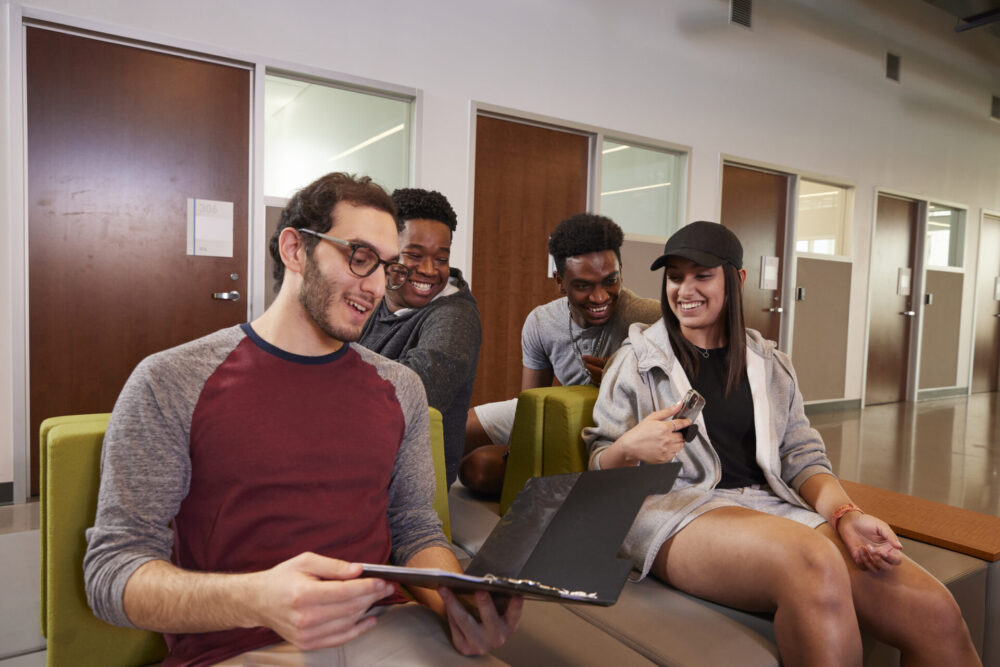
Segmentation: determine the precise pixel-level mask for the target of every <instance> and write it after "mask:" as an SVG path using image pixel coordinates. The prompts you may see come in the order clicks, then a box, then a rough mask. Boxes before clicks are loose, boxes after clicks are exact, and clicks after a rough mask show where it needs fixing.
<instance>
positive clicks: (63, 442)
mask: <svg viewBox="0 0 1000 667" xmlns="http://www.w3.org/2000/svg"><path fill="white" fill-rule="evenodd" d="M109 416H110V415H108V414H93V415H71V416H66V417H53V418H50V419H46V420H45V421H44V422H42V425H41V429H40V438H39V443H40V447H41V452H40V457H39V462H40V470H41V471H42V473H41V481H40V485H39V487H40V494H41V508H40V509H41V522H40V524H41V525H40V528H41V531H40V532H41V539H42V545H41V565H42V568H41V569H42V577H41V610H42V618H41V620H42V635H43V636H45V638H46V639H47V640H48V646H47V664H48V666H49V667H91V666H92V667H135V666H136V665H145V664H149V663H155V662H159V661H160V660H162V659H163V658H164V657H166V654H167V647H166V643H165V642H164V640H163V636H162V635H161V634H159V633H156V632H147V631H144V630H134V629H130V628H119V627H116V626H113V625H108V624H107V623H105V622H104V621H102V620H100V619H98V618H97V617H96V616H94V614H93V613H92V612H91V611H90V607H89V605H88V604H87V596H86V593H85V591H84V586H83V554H84V551H85V550H86V548H87V543H86V539H85V537H84V533H85V531H86V530H87V528H89V527H90V526H92V525H93V523H94V515H95V514H96V512H97V490H98V486H99V484H100V466H101V446H102V445H103V442H104V430H105V428H106V427H107V425H108V418H109ZM430 423H431V427H430V428H431V450H432V453H433V456H434V471H435V474H436V476H437V488H436V491H435V496H434V508H435V509H436V510H437V511H438V513H439V514H440V516H441V522H442V524H443V527H444V531H445V535H446V536H448V537H449V539H450V534H451V526H450V522H449V514H448V490H447V487H446V485H445V464H444V431H443V427H442V422H441V413H440V412H438V411H437V410H435V409H434V408H430Z"/></svg>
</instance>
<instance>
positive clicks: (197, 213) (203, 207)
mask: <svg viewBox="0 0 1000 667" xmlns="http://www.w3.org/2000/svg"><path fill="white" fill-rule="evenodd" d="M187 254H189V255H200V256H205V257H232V256H233V202H231V201H212V200H211V199H191V198H189V199H188V200H187Z"/></svg>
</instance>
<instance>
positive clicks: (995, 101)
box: [990, 95, 1000, 120]
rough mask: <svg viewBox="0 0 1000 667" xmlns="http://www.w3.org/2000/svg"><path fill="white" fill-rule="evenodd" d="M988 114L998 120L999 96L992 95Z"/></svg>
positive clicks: (999, 114)
mask: <svg viewBox="0 0 1000 667" xmlns="http://www.w3.org/2000/svg"><path fill="white" fill-rule="evenodd" d="M990 115H991V116H993V117H994V118H996V119H997V120H1000V97H997V96H996V95H994V96H993V108H992V110H991V111H990Z"/></svg>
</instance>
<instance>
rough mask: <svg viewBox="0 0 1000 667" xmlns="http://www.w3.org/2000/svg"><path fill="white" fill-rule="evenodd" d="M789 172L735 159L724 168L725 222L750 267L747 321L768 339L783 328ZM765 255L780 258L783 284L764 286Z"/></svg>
mask: <svg viewBox="0 0 1000 667" xmlns="http://www.w3.org/2000/svg"><path fill="white" fill-rule="evenodd" d="M787 208H788V176H786V175H784V174H775V173H771V172H764V171H758V170H756V169H749V168H746V167H739V166H735V165H730V164H727V165H724V166H723V171H722V214H721V215H722V217H721V219H720V220H719V222H721V223H722V224H723V225H725V226H726V227H728V228H729V229H731V230H732V231H733V233H735V234H736V235H737V236H738V237H739V238H740V242H741V243H742V244H743V267H744V268H745V269H746V270H747V282H746V287H745V288H744V290H743V309H744V316H745V318H746V324H747V326H748V327H750V328H751V329H756V330H758V331H760V332H761V334H763V336H764V337H765V338H767V339H770V340H774V341H777V340H778V339H779V336H780V334H781V310H780V308H781V280H782V276H783V275H784V272H785V257H784V255H785V220H786V211H787ZM761 257H777V258H778V289H775V290H770V289H768V290H762V289H761V288H760V265H761Z"/></svg>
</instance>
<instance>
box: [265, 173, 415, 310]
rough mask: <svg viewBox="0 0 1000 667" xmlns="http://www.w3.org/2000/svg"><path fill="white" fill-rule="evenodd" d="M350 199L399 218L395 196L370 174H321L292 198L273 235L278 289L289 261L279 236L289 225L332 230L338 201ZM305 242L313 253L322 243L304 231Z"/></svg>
mask: <svg viewBox="0 0 1000 667" xmlns="http://www.w3.org/2000/svg"><path fill="white" fill-rule="evenodd" d="M342 201H346V202H350V203H351V204H354V205H356V206H368V207H371V208H374V209H378V210H380V211H385V212H386V213H388V214H389V215H391V216H392V217H393V219H395V218H396V207H395V205H394V204H393V203H392V197H390V196H389V193H388V192H386V191H385V190H384V189H383V188H382V186H381V185H379V184H378V183H376V182H374V181H373V180H372V179H371V177H370V176H355V175H354V174H345V173H343V172H333V173H330V174H327V175H326V176H321V177H319V178H317V179H316V180H315V181H313V182H312V183H310V184H309V185H307V186H305V187H304V188H302V189H301V190H299V191H298V192H296V193H295V194H294V195H292V198H291V199H290V200H288V204H286V205H285V209H284V210H283V211H282V212H281V222H279V223H278V228H277V229H275V230H274V234H272V235H271V240H270V242H269V243H268V251H270V253H271V259H272V260H273V261H274V269H273V272H274V273H273V275H274V291H275V292H277V291H278V290H280V289H281V283H282V281H283V280H284V278H285V263H284V262H282V261H281V254H280V252H279V251H278V237H279V236H281V231H282V230H283V229H285V227H293V228H295V229H303V228H307V229H312V230H315V231H317V232H328V231H330V228H331V227H333V216H332V215H331V214H332V213H333V209H334V207H336V205H337V202H342ZM302 242H303V244H304V245H305V247H306V253H307V254H308V255H309V256H312V251H313V248H315V247H316V244H317V243H318V242H319V239H318V238H316V237H315V236H311V235H308V234H304V235H303V236H302Z"/></svg>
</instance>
